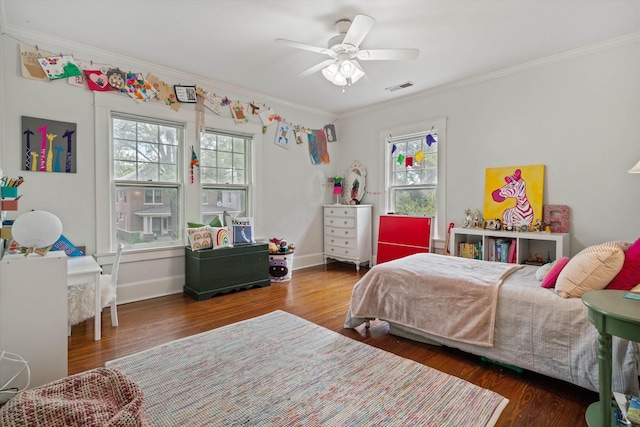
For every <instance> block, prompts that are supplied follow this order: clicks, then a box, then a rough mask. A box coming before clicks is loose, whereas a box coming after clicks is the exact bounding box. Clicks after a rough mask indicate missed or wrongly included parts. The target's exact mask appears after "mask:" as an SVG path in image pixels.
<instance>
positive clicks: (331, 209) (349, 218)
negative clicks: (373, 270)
mask: <svg viewBox="0 0 640 427" xmlns="http://www.w3.org/2000/svg"><path fill="white" fill-rule="evenodd" d="M371 248H372V246H371V205H325V206H324V263H325V264H326V263H327V260H328V259H329V258H331V259H335V260H337V261H343V262H352V263H354V264H355V265H356V270H358V271H360V266H361V265H362V264H364V263H367V264H368V265H369V266H371V260H372V258H371V257H372V255H371V252H372V249H371Z"/></svg>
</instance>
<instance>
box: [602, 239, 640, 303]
mask: <svg viewBox="0 0 640 427" xmlns="http://www.w3.org/2000/svg"><path fill="white" fill-rule="evenodd" d="M638 283H640V239H638V240H636V241H635V242H633V244H632V245H631V246H629V249H627V252H625V254H624V264H622V269H621V270H620V272H619V273H618V275H617V276H616V277H614V278H613V280H611V282H610V283H609V284H608V285H607V287H606V289H619V290H622V291H629V290H631V288H633V287H634V286H635V285H637V284H638Z"/></svg>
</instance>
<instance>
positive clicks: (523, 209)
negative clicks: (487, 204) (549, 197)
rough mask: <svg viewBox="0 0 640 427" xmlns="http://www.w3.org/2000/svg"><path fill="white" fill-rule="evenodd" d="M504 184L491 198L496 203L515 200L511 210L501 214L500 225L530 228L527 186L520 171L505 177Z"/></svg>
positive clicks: (530, 212)
mask: <svg viewBox="0 0 640 427" xmlns="http://www.w3.org/2000/svg"><path fill="white" fill-rule="evenodd" d="M504 180H505V181H506V184H505V185H503V186H502V187H500V188H498V189H497V190H494V191H493V192H492V193H491V197H492V198H493V200H494V201H495V202H497V203H502V202H504V201H505V200H507V199H516V205H515V206H514V207H513V208H510V209H505V210H504V212H503V213H502V224H504V225H507V224H511V225H512V226H513V227H516V228H518V229H519V228H521V227H522V226H526V227H527V228H530V227H531V224H532V223H533V209H532V207H531V204H530V203H529V199H528V198H527V184H526V182H525V181H524V179H523V178H522V172H521V170H520V169H516V170H515V172H514V173H513V175H510V176H505V178H504Z"/></svg>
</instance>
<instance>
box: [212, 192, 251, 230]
mask: <svg viewBox="0 0 640 427" xmlns="http://www.w3.org/2000/svg"><path fill="white" fill-rule="evenodd" d="M202 193H203V196H202V222H203V223H204V224H209V223H210V222H211V220H212V219H213V218H214V217H215V216H216V215H217V216H219V217H220V220H221V221H222V218H223V212H224V211H227V212H230V213H233V214H238V213H241V212H246V197H247V191H246V189H244V188H242V189H233V190H231V189H229V190H227V189H222V188H203V189H202Z"/></svg>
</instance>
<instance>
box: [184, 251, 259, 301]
mask: <svg viewBox="0 0 640 427" xmlns="http://www.w3.org/2000/svg"><path fill="white" fill-rule="evenodd" d="M184 259H185V277H186V284H185V285H184V293H185V294H187V295H189V296H191V297H192V298H194V299H196V300H198V301H202V300H205V299H209V298H211V297H212V296H214V295H217V294H226V293H228V292H231V291H234V290H240V289H249V288H253V287H264V286H269V285H271V280H270V279H269V245H268V244H266V243H254V244H249V245H237V246H234V247H230V248H218V249H204V250H200V251H193V250H191V248H190V247H186V248H185V254H184Z"/></svg>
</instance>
